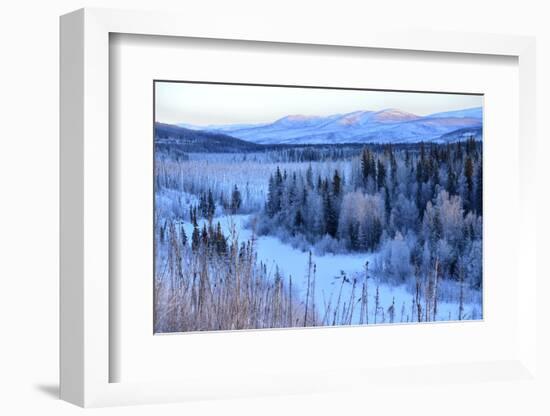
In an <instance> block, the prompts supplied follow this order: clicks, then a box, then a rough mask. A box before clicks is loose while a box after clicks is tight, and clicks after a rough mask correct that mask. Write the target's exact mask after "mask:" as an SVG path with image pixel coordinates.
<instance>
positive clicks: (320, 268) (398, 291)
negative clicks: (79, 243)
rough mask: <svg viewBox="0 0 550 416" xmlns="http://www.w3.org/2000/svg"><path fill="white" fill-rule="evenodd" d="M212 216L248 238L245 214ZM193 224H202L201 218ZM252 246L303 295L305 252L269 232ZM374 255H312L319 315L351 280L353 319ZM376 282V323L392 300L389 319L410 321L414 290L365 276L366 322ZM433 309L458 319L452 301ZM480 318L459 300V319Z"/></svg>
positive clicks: (345, 295)
mask: <svg viewBox="0 0 550 416" xmlns="http://www.w3.org/2000/svg"><path fill="white" fill-rule="evenodd" d="M218 221H219V222H220V224H221V226H222V228H223V230H224V233H226V235H227V234H228V233H229V230H230V229H231V228H232V224H234V225H235V229H236V231H237V233H238V239H239V241H240V242H243V241H247V240H249V239H250V238H251V237H252V231H251V229H249V228H247V224H248V223H249V221H250V215H235V216H223V217H216V218H214V223H217V222H218ZM199 225H200V227H202V221H201V222H200V224H199ZM183 226H184V228H185V232H186V233H187V235H188V236H190V235H191V234H192V232H193V226H192V224H190V223H189V222H185V223H184V224H183ZM256 249H257V252H258V261H261V262H263V263H264V264H266V266H267V268H268V272H270V274H271V275H274V274H275V269H276V267H277V266H278V268H279V272H280V273H281V274H282V275H283V276H284V278H285V279H286V280H287V281H288V279H289V277H290V276H291V277H292V284H293V287H295V288H296V290H298V291H300V292H301V295H302V296H301V297H302V298H305V297H306V290H307V272H308V256H309V254H308V253H307V252H303V251H301V250H299V249H296V248H293V247H292V246H291V245H289V244H285V243H283V242H282V241H281V240H279V239H278V238H276V237H273V236H260V237H257V240H256ZM375 256H376V253H362V254H355V253H353V254H326V255H323V256H318V255H315V254H312V262H313V263H314V264H315V265H316V279H315V304H316V310H317V311H318V313H319V315H320V316H321V317H322V316H323V315H324V312H325V305H328V304H329V303H330V304H331V305H332V308H333V309H334V305H335V304H336V302H337V298H338V296H339V292H340V289H342V294H341V305H342V303H343V302H345V301H349V299H350V298H351V292H352V287H353V284H352V282H353V280H354V279H356V287H355V296H354V300H355V302H354V303H355V306H354V311H355V313H354V314H353V319H352V323H354V324H358V323H359V310H360V305H359V299H360V297H361V291H362V284H363V281H364V276H365V263H366V262H367V261H368V262H369V263H370V264H371V265H372V264H373V263H374V258H375ZM343 274H345V276H346V278H347V279H346V282H344V284H343V285H342V275H343ZM369 276H370V273H369ZM377 287H378V294H379V305H380V308H379V310H378V313H377V316H376V318H377V319H376V321H377V322H378V323H381V322H382V321H383V322H386V323H387V322H389V320H390V318H389V311H388V308H390V306H391V305H392V303H394V322H411V321H412V322H414V321H416V318H415V317H416V310H413V306H414V305H413V302H414V301H413V298H414V294H413V293H411V292H410V291H409V290H407V288H406V286H405V285H398V286H395V285H392V284H389V283H386V282H383V281H379V280H378V279H376V278H375V277H373V276H371V277H370V278H369V279H368V308H369V323H374V321H375V319H374V318H375V316H374V315H375V313H374V311H375V304H376V301H375V297H376V291H377ZM348 307H349V306H348ZM437 310H438V312H437V316H436V320H437V321H445V320H457V319H458V313H459V306H458V303H448V302H438V309H437ZM480 317H481V310H480V309H479V305H475V304H469V303H465V304H464V312H463V319H479V318H480Z"/></svg>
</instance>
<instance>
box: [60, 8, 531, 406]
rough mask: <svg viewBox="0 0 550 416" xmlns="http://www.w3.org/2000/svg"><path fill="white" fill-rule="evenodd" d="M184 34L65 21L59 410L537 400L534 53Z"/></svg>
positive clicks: (459, 42)
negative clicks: (527, 392) (320, 400)
mask: <svg viewBox="0 0 550 416" xmlns="http://www.w3.org/2000/svg"><path fill="white" fill-rule="evenodd" d="M199 20H200V19H199ZM180 21H181V20H180V17H178V16H173V15H168V14H163V13H158V14H155V13H141V12H122V11H112V10H96V9H92V10H90V9H85V10H80V11H77V12H74V13H71V14H69V15H66V16H63V17H62V19H61V83H62V85H61V114H62V116H61V117H62V118H61V252H62V258H61V396H62V398H63V399H65V400H67V401H70V402H72V403H75V404H78V405H80V406H105V405H116V404H138V403H155V402H165V401H184V400H193V399H204V398H224V397H228V398H229V397H239V396H240V397H242V396H245V397H248V396H250V397H253V396H258V395H265V394H287V393H289V394H297V393H311V392H317V393H318V392H324V391H337V390H341V389H346V390H354V389H357V391H360V390H361V389H362V388H364V387H365V386H368V388H369V391H371V392H374V391H376V390H377V389H383V387H381V386H380V385H381V384H382V385H384V384H385V385H387V383H392V380H395V379H396V378H398V379H399V380H400V384H399V386H393V384H392V386H393V387H392V388H395V389H403V390H406V389H407V386H409V387H410V385H412V384H413V383H414V384H415V385H418V384H420V386H421V387H420V388H422V386H425V388H426V391H427V389H429V383H433V382H434V381H436V382H438V383H443V384H445V383H448V382H450V381H456V380H461V382H464V383H466V384H467V385H470V386H474V387H475V386H478V387H479V385H480V383H481V382H488V383H492V382H494V383H498V382H503V381H506V382H509V383H515V382H518V383H520V382H525V381H526V380H529V382H530V383H537V378H536V376H535V374H536V361H535V349H536V345H537V343H536V342H537V340H536V322H535V321H534V320H532V319H531V318H530V317H532V316H534V315H535V314H536V302H535V301H534V299H535V293H536V292H535V288H536V278H537V277H536V270H535V266H534V261H533V257H532V256H533V255H534V244H535V235H534V219H533V217H532V215H530V212H532V210H533V209H534V208H533V204H534V202H533V199H532V195H533V192H534V190H533V189H532V186H531V182H530V178H531V177H532V175H533V169H534V163H533V161H534V151H533V147H532V146H531V145H532V144H533V143H534V141H535V132H534V130H533V128H534V127H533V126H534V116H535V111H534V106H535V100H534V91H535V78H534V58H535V57H534V41H533V39H531V38H523V37H515V36H504V35H502V36H492V35H491V36H490V35H481V34H450V33H441V34H438V35H437V36H433V34H430V36H427V35H426V34H425V33H421V32H418V33H407V34H404V33H395V32H391V33H390V32H384V31H377V30H374V29H372V30H366V31H363V30H361V32H357V33H347V32H342V33H340V34H339V35H331V36H330V37H328V38H327V35H326V34H325V31H323V30H322V28H320V27H319V28H318V30H316V29H315V27H313V28H312V30H311V31H310V32H308V35H307V37H304V36H305V35H303V33H302V32H301V31H300V30H299V28H295V29H294V28H292V27H290V28H287V29H285V31H282V30H280V29H278V28H277V27H276V26H275V25H269V24H266V25H264V26H262V28H261V29H260V28H258V27H257V26H255V25H253V24H250V26H247V25H246V22H245V21H244V20H243V25H244V26H242V27H243V28H244V29H247V30H249V31H245V32H246V33H247V35H246V36H243V35H236V34H234V33H233V32H232V31H231V25H229V23H225V24H224V23H223V22H221V23H220V24H217V25H214V26H212V28H211V29H208V28H207V26H204V25H202V24H200V22H199V21H197V22H192V21H187V20H186V22H187V24H186V25H184V26H182V25H181V24H180ZM243 33H244V32H243ZM518 104H519V105H518ZM518 149H519V153H518ZM503 230H505V235H506V238H503V234H502V233H503ZM520 271H521V273H520ZM520 275H521V279H520ZM474 387H472V388H474ZM449 391H450V390H449ZM488 394H490V391H488ZM441 399H442V400H443V396H442V398H441ZM417 400H420V398H418V399H417Z"/></svg>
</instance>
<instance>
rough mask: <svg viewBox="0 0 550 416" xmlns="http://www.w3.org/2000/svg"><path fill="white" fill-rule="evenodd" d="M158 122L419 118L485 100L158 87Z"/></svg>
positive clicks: (383, 93)
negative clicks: (366, 115)
mask: <svg viewBox="0 0 550 416" xmlns="http://www.w3.org/2000/svg"><path fill="white" fill-rule="evenodd" d="M155 98H156V99H155V118H156V120H155V121H158V122H161V123H169V124H176V123H187V124H194V125H199V126H201V125H209V124H233V123H266V122H272V121H275V120H278V119H280V118H282V117H285V116H288V115H296V114H300V115H316V116H327V115H331V114H344V113H350V112H353V111H359V110H362V111H365V110H368V111H379V110H384V109H387V108H396V109H399V110H402V111H406V112H409V113H413V114H416V115H419V116H423V115H428V114H432V113H439V112H443V111H452V110H461V109H466V108H472V107H481V106H482V105H483V97H482V96H480V95H457V94H433V93H431V94H430V93H417V92H393V91H357V90H342V89H337V90H331V89H322V88H289V87H264V86H250V85H224V84H191V83H182V82H156V83H155Z"/></svg>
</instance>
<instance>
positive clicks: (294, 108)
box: [154, 81, 483, 333]
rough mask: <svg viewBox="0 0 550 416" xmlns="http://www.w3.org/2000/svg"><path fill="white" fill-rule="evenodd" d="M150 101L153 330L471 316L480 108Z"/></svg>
mask: <svg viewBox="0 0 550 416" xmlns="http://www.w3.org/2000/svg"><path fill="white" fill-rule="evenodd" d="M154 97H155V103H154V105H155V130H154V131H155V135H154V140H155V149H154V153H155V173H154V174H155V177H154V181H155V182H154V183H155V196H154V197H155V214H154V215H155V217H154V226H155V230H154V234H155V247H154V256H155V257H154V260H155V281H154V290H155V292H154V298H155V305H154V314H155V318H154V321H155V324H154V330H155V333H171V332H192V331H216V330H238V329H273V328H293V327H299V328H303V327H317V326H321V327H322V326H341V325H370V324H373V325H374V324H385V323H389V324H393V323H413V322H416V323H420V322H435V321H462V320H480V319H483V313H482V305H483V302H482V292H483V278H482V274H483V267H482V266H483V259H482V243H483V221H482V219H483V212H482V211H483V170H482V166H483V152H482V141H483V106H482V104H483V96H482V95H478V94H444V93H436V94H434V93H419V92H398V91H373V90H357V89H341V88H328V87H324V88H315V87H308V88H304V87H299V86H277V85H248V84H219V83H201V82H185V81H184V82H174V81H155V82H154ZM365 108H366V110H365ZM419 114H420V115H419Z"/></svg>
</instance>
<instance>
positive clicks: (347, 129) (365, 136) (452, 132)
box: [178, 107, 483, 145]
mask: <svg viewBox="0 0 550 416" xmlns="http://www.w3.org/2000/svg"><path fill="white" fill-rule="evenodd" d="M178 126H179V127H181V128H184V129H186V130H191V131H197V130H202V131H205V132H209V133H216V134H224V135H227V136H231V137H232V138H236V139H240V140H244V141H246V142H251V143H256V144H287V145H292V144H330V143H332V144H338V143H416V142H421V141H424V142H438V143H445V142H449V141H457V140H461V139H464V138H467V137H475V138H476V139H477V140H481V139H482V128H483V112H482V108H481V107H476V108H469V109H464V110H458V111H447V112H442V113H435V114H430V115H428V116H418V115H415V114H411V113H407V112H404V111H401V110H398V109H386V110H382V111H355V112H352V113H347V114H334V115H329V116H306V115H289V116H286V117H283V118H281V119H279V120H276V121H274V122H272V123H262V124H231V125H210V126H194V125H190V124H183V123H182V124H178Z"/></svg>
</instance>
